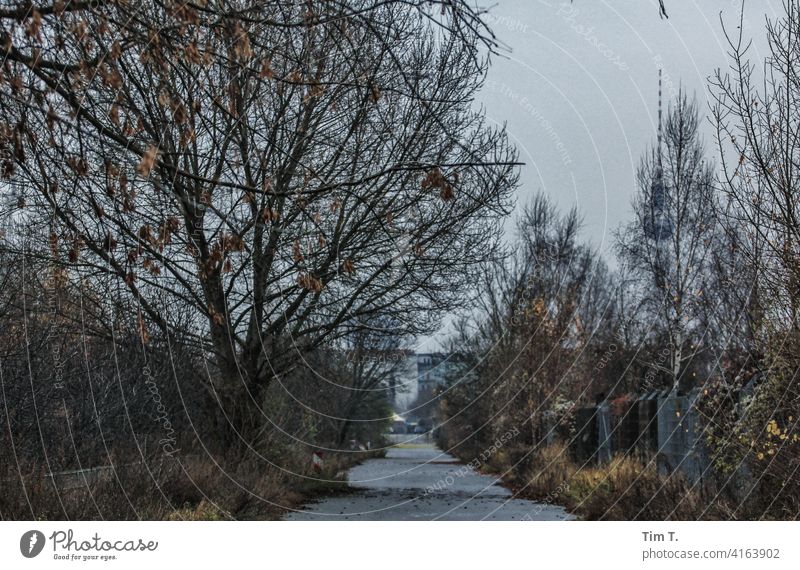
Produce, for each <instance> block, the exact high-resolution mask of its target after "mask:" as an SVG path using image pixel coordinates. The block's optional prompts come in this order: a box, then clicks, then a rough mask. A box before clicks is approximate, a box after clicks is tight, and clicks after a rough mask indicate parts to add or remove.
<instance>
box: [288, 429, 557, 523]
mask: <svg viewBox="0 0 800 570" xmlns="http://www.w3.org/2000/svg"><path fill="white" fill-rule="evenodd" d="M395 437H397V438H398V439H399V436H395ZM402 437H403V438H404V441H409V440H413V439H414V438H417V441H419V439H421V438H424V437H425V436H424V435H422V436H419V435H416V436H414V435H410V434H409V435H406V436H402ZM406 438H407V439H406ZM348 481H349V482H350V486H351V487H354V488H357V489H358V492H356V493H353V494H346V495H340V496H336V497H331V498H328V499H324V500H322V501H320V502H317V503H312V504H309V505H306V507H305V508H304V510H302V511H299V512H295V513H292V514H290V515H289V516H287V517H286V519H287V520H362V521H378V520H547V521H558V520H566V519H570V518H572V517H571V516H570V515H569V514H568V513H567V512H566V511H564V509H563V508H561V507H557V506H553V505H546V504H542V503H535V502H533V501H526V500H523V499H513V498H512V495H511V492H510V491H509V490H508V489H506V488H505V487H501V486H500V485H498V484H497V481H496V479H495V478H494V477H491V476H488V475H482V474H480V473H477V472H475V471H474V470H472V469H469V468H468V467H467V466H466V465H464V464H463V463H460V462H459V461H458V460H457V459H455V458H454V457H453V456H451V455H448V454H446V453H444V452H442V451H441V450H439V449H438V448H436V447H435V446H434V445H432V444H429V443H422V444H419V443H404V444H400V445H398V446H397V447H393V448H391V449H390V450H389V451H388V453H387V454H386V457H385V458H382V459H370V460H368V461H366V462H364V463H363V464H362V465H359V466H357V467H355V468H353V469H352V470H351V471H350V473H349V474H348Z"/></svg>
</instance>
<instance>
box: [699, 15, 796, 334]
mask: <svg viewBox="0 0 800 570" xmlns="http://www.w3.org/2000/svg"><path fill="white" fill-rule="evenodd" d="M784 7H785V11H786V12H785V16H784V17H783V18H781V19H779V20H777V21H768V23H767V39H768V42H769V52H770V56H769V57H768V58H766V59H765V60H764V63H763V69H762V68H760V67H757V66H756V64H755V63H753V62H752V61H750V59H749V48H750V42H749V41H747V40H746V39H745V38H744V36H743V31H742V29H741V26H740V28H739V31H738V32H737V33H736V34H734V35H728V36H727V37H728V41H729V45H730V50H729V53H730V60H731V65H730V69H729V70H728V71H726V72H723V71H722V70H720V71H718V72H717V74H716V76H715V79H714V81H713V84H712V94H713V95H714V98H715V101H714V105H713V116H714V124H715V126H716V134H717V136H716V138H717V143H718V146H719V153H720V157H721V160H722V172H723V184H722V188H721V190H722V200H721V202H722V207H723V208H724V216H723V219H724V220H725V222H726V226H727V227H728V228H729V231H730V232H731V233H732V234H736V236H737V240H736V246H737V248H738V249H739V250H740V252H741V254H742V255H743V256H745V259H746V260H747V261H748V263H749V265H750V266H751V267H752V268H753V269H754V271H755V272H756V274H757V275H758V279H757V282H755V283H754V284H753V287H751V289H752V295H751V296H750V306H751V309H750V311H749V315H750V318H751V320H752V321H753V322H754V323H755V325H756V328H760V323H761V322H762V316H760V315H759V313H760V312H761V311H762V310H766V311H769V312H771V313H772V315H773V316H778V315H780V316H781V317H782V318H783V319H784V320H785V321H786V322H788V323H790V324H791V327H792V329H793V330H795V331H797V330H798V329H799V328H800V312H799V311H800V306H798V298H799V296H798V292H799V291H800V263H798V244H800V214H799V211H798V205H799V204H798V194H797V180H798V174H799V171H798V160H799V159H800V155H798V148H799V147H800V87H798V74H800V65H798V56H800V43H799V42H798V36H799V35H800V3H798V2H796V1H793V0H790V1H787V2H785V4H784ZM762 76H763V78H762ZM767 300H769V302H767Z"/></svg>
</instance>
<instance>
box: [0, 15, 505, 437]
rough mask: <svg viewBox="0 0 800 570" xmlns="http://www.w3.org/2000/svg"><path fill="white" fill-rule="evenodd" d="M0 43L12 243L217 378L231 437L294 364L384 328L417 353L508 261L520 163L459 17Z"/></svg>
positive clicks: (121, 21) (189, 28)
mask: <svg viewBox="0 0 800 570" xmlns="http://www.w3.org/2000/svg"><path fill="white" fill-rule="evenodd" d="M433 8H441V10H438V9H433ZM0 23H2V25H3V28H2V30H1V31H0V34H2V36H1V37H0V43H2V44H3V45H4V46H5V56H4V57H5V60H4V65H3V69H2V73H1V74H0V90H2V94H1V96H0V116H2V124H0V153H2V163H3V175H4V179H5V182H4V186H5V187H6V188H8V189H9V190H10V191H12V192H14V194H15V196H16V197H17V198H18V199H17V200H16V202H17V205H18V209H17V210H16V212H15V213H14V214H13V216H14V219H15V220H16V221H17V222H19V223H24V224H26V225H27V226H28V227H33V228H37V231H38V236H39V238H40V239H39V243H38V244H36V246H37V247H38V251H39V252H40V254H41V255H50V254H51V253H52V255H53V257H54V258H55V259H56V260H57V262H58V263H61V264H62V265H63V266H64V267H67V268H68V275H69V278H70V279H72V280H74V281H75V282H80V283H82V284H83V285H84V286H85V287H87V288H90V289H91V290H92V291H93V293H94V297H95V298H97V299H99V300H100V301H101V303H102V300H103V299H104V295H103V293H104V292H105V291H112V290H113V291H115V292H116V294H118V295H123V294H124V295H127V297H128V299H130V300H131V304H132V305H133V306H134V311H135V313H136V323H137V324H136V328H137V330H138V333H139V335H140V336H141V337H142V338H143V339H144V340H145V341H146V340H147V338H148V337H149V336H150V335H151V333H152V328H153V327H156V328H157V329H159V330H160V331H161V333H162V334H172V335H180V336H181V337H182V338H189V339H194V342H195V343H196V344H197V345H198V346H199V347H201V348H202V349H203V350H205V351H208V353H210V354H212V355H213V357H214V359H215V363H216V365H217V370H218V372H219V373H218V375H217V376H216V380H215V383H214V385H213V386H212V388H213V390H214V393H215V395H216V397H217V398H218V399H219V400H220V402H221V403H222V409H223V410H224V411H225V414H226V416H227V418H228V420H229V421H230V422H231V424H232V425H233V427H234V428H235V429H236V430H237V431H240V432H241V431H244V432H248V431H255V430H256V428H257V426H258V425H260V422H261V418H260V413H259V411H258V410H259V405H260V403H261V400H262V397H263V394H264V393H265V389H266V387H267V386H268V384H269V382H270V380H271V379H272V378H273V377H274V376H275V375H276V374H280V373H281V372H282V371H285V370H288V369H290V368H291V367H292V366H293V364H294V362H296V357H295V353H296V352H297V351H300V352H303V351H307V350H310V349H312V348H314V347H318V346H322V345H323V344H324V343H326V342H331V341H333V340H335V339H336V338H339V337H341V336H343V335H346V334H349V333H350V332H352V331H353V330H355V329H358V328H359V326H360V323H363V322H364V321H365V320H366V319H367V317H369V316H370V315H373V314H377V313H380V314H382V315H385V316H387V318H391V319H392V321H393V322H394V323H395V328H396V329H397V330H399V331H400V332H402V333H404V334H413V333H419V332H424V331H428V330H430V329H431V327H432V326H433V325H434V324H435V322H436V320H437V317H438V315H440V314H442V313H443V312H444V311H447V310H449V309H451V308H453V307H454V306H456V304H457V303H458V301H459V299H460V298H461V297H462V295H463V293H464V289H465V288H464V285H465V284H466V283H469V282H470V281H471V280H472V278H473V276H474V275H475V272H476V270H477V269H478V267H479V266H480V265H481V264H482V263H483V262H484V261H486V260H487V259H491V258H492V257H494V256H495V255H496V247H497V238H498V237H499V230H500V227H499V220H500V219H501V218H502V217H503V216H504V215H506V214H507V212H508V210H509V207H510V197H511V193H512V191H513V188H514V185H515V183H516V172H515V164H516V153H515V151H514V149H513V148H512V147H510V146H509V144H508V142H507V139H506V135H505V133H504V132H503V131H502V130H498V129H494V128H491V127H489V126H487V125H486V124H485V123H484V118H483V116H482V115H481V114H480V113H478V112H476V111H475V110H474V109H473V106H472V98H473V95H474V94H475V92H476V91H477V90H478V89H479V88H480V86H481V84H482V81H483V77H484V73H485V70H486V65H487V55H486V50H485V49H484V50H482V48H481V46H483V47H488V48H489V51H491V49H492V47H493V46H494V42H493V39H492V38H491V35H490V34H488V32H487V30H486V28H485V27H484V26H483V25H482V24H481V21H480V18H479V14H478V13H477V12H476V11H474V10H471V9H469V8H468V6H467V4H466V3H464V2H441V3H439V2H435V3H430V2H411V1H399V0H397V1H390V2H373V1H367V0H361V1H358V2H347V3H340V2H325V3H311V2H289V3H286V2H280V3H279V2H273V1H266V0H262V1H251V2H219V3H208V4H206V3H197V4H195V3H174V2H162V1H157V0H150V1H147V2H144V3H137V4H133V3H128V2H115V3H101V4H97V3H91V2H90V3H83V2H67V3H62V2H54V3H51V4H45V5H39V6H38V7H31V6H30V5H28V4H24V5H22V4H19V5H17V4H11V5H9V6H8V7H7V8H4V9H3V10H2V11H0ZM180 307H191V308H192V310H193V312H194V315H195V318H193V319H192V320H190V321H189V323H188V326H184V327H182V326H180V323H179V322H178V320H177V319H175V318H173V315H175V314H180V313H181V312H182V311H180V310H179V308H180ZM393 332H396V331H393Z"/></svg>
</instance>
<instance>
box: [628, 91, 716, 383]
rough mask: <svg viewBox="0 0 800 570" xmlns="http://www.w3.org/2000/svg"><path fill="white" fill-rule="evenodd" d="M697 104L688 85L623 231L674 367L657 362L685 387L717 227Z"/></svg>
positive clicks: (646, 167) (647, 160) (644, 170)
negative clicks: (682, 380)
mask: <svg viewBox="0 0 800 570" xmlns="http://www.w3.org/2000/svg"><path fill="white" fill-rule="evenodd" d="M699 125H700V118H699V112H698V107H697V103H696V101H694V100H690V99H688V97H687V96H686V94H685V93H683V92H681V93H679V95H678V98H677V100H676V101H675V102H674V104H673V105H671V106H670V108H669V110H668V112H667V117H666V121H665V125H664V146H663V151H662V149H661V146H660V145H659V146H658V148H656V149H653V150H652V151H651V152H649V153H647V154H646V155H645V157H644V158H643V159H642V162H641V165H640V167H639V171H638V184H639V191H638V193H637V195H636V197H635V199H634V202H633V210H634V219H633V221H631V222H630V223H629V224H627V225H625V226H623V228H621V230H620V231H619V233H618V235H617V249H618V252H619V255H620V257H621V260H622V262H623V264H624V266H625V268H626V271H631V273H632V275H634V276H635V277H637V278H638V291H639V294H640V295H641V298H642V299H643V300H645V301H646V305H645V307H644V308H646V309H647V310H648V312H649V314H651V315H653V316H654V317H655V318H656V319H657V321H656V323H657V327H655V328H654V332H656V333H657V332H659V331H664V332H665V336H666V340H667V343H668V346H669V351H670V358H669V362H668V363H667V364H668V366H664V365H660V364H658V363H651V366H653V367H655V368H657V369H660V370H662V371H663V373H665V374H666V375H667V376H668V377H669V378H670V380H671V384H672V386H673V388H677V387H678V382H679V380H680V379H681V374H682V371H683V369H684V365H685V363H686V362H687V361H688V360H691V359H692V358H694V357H695V355H696V353H697V351H698V350H699V344H698V343H699V340H700V338H699V336H698V334H697V328H698V325H699V321H698V319H699V317H700V315H701V305H702V299H703V295H704V294H705V285H706V283H705V275H706V270H707V268H708V262H709V259H708V252H709V250H710V248H711V247H712V242H713V238H714V234H715V217H714V208H713V206H714V173H713V170H712V167H711V165H710V164H709V163H708V162H707V161H706V160H705V158H704V150H703V145H702V143H701V141H700V134H699Z"/></svg>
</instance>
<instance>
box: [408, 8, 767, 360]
mask: <svg viewBox="0 0 800 570" xmlns="http://www.w3.org/2000/svg"><path fill="white" fill-rule="evenodd" d="M666 5H667V11H668V13H669V18H668V19H662V18H659V15H658V5H657V0H574V1H573V2H571V3H570V2H569V1H568V0H566V1H562V0H499V2H498V3H497V5H495V6H493V7H492V8H491V10H490V15H489V17H488V18H487V21H488V22H489V23H490V25H491V27H492V29H493V30H494V31H495V33H496V34H497V36H498V39H499V40H500V41H502V42H503V43H504V44H506V45H507V46H508V48H509V49H510V50H511V51H510V53H507V54H506V55H505V56H504V57H496V58H495V59H494V61H493V64H492V67H491V69H490V71H489V75H488V81H487V84H486V86H485V88H484V90H483V91H482V93H481V95H480V97H479V103H480V104H482V105H483V106H484V108H485V110H486V113H487V116H488V117H489V118H490V119H491V120H492V121H496V122H497V123H506V124H507V127H508V131H509V133H510V135H511V137H512V139H513V140H514V142H515V143H516V145H517V147H518V148H519V150H520V159H521V160H522V161H523V162H525V163H526V164H525V166H523V167H522V170H521V187H520V190H519V199H518V206H519V205H522V204H524V202H525V201H526V200H527V199H529V198H530V197H531V196H532V195H533V194H534V193H535V192H544V193H546V194H547V195H548V196H550V197H551V198H552V199H553V200H554V201H555V202H556V203H557V204H558V205H559V206H560V207H561V209H562V210H566V209H567V208H569V207H571V206H572V205H575V204H576V205H577V206H578V209H579V211H580V212H581V214H582V215H583V218H584V229H583V235H584V237H585V239H587V240H588V241H591V242H592V243H593V244H594V245H595V246H597V247H598V248H600V249H601V251H602V252H603V253H604V254H605V255H606V258H607V259H609V261H611V262H612V265H613V260H612V258H613V255H612V252H611V245H612V243H613V235H612V232H613V230H614V229H615V228H617V227H618V226H619V225H620V223H622V222H624V221H626V220H627V219H629V217H630V215H631V209H630V203H631V198H632V197H633V193H634V192H635V190H636V181H635V173H636V167H637V165H638V163H639V158H640V156H641V154H642V152H644V151H645V150H646V149H647V146H648V145H649V144H652V143H653V142H654V140H655V134H656V125H657V105H658V68H659V67H662V68H663V70H664V71H663V73H664V76H663V81H664V89H663V91H664V102H665V107H666V104H667V103H668V100H669V97H670V96H671V95H673V96H674V94H675V93H676V92H677V90H678V87H679V86H680V85H683V87H685V88H686V89H687V90H688V91H689V92H690V93H692V92H695V93H696V95H697V97H698V99H699V100H700V103H701V109H702V110H703V111H704V112H705V111H707V108H708V95H709V93H708V78H709V76H711V75H713V73H714V72H715V70H716V69H717V68H720V67H722V68H724V67H726V66H727V65H728V59H727V57H726V52H727V50H728V46H727V43H726V40H725V36H724V33H723V28H722V24H721V23H720V17H722V20H723V21H724V22H725V25H726V27H728V29H729V30H730V31H733V32H736V30H737V26H738V24H739V17H740V14H741V10H742V0H666ZM782 12H783V8H782V0H747V1H745V2H744V29H745V36H748V37H751V38H752V39H753V40H754V43H753V46H752V48H751V50H752V51H751V53H750V56H751V58H753V60H754V61H757V60H759V59H762V60H763V58H764V56H765V55H766V52H765V49H766V32H765V29H764V28H765V22H766V17H767V16H769V17H770V18H771V19H774V18H776V17H779V16H780V15H781V14H782ZM705 133H706V134H705V142H706V147H707V150H708V153H709V157H711V158H713V155H714V151H715V148H714V140H713V138H712V132H711V129H710V125H708V124H706V128H705ZM508 229H509V230H513V220H510V222H509V224H508ZM448 332H449V326H447V325H446V326H444V327H443V329H442V330H441V331H440V332H439V334H437V335H434V336H433V337H426V338H423V339H419V341H418V344H417V349H418V350H420V351H424V350H435V349H436V348H437V347H438V345H439V342H440V341H442V340H443V339H444V338H445V337H446V336H447V334H448Z"/></svg>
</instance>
